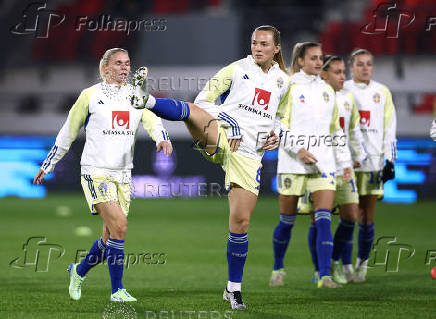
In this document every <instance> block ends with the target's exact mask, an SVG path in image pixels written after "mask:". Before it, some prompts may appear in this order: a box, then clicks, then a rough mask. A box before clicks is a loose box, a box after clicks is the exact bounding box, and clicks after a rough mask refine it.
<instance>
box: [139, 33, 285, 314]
mask: <svg viewBox="0 0 436 319" xmlns="http://www.w3.org/2000/svg"><path fill="white" fill-rule="evenodd" d="M251 53H252V54H251V55H249V56H247V57H246V58H244V59H241V60H238V61H236V62H234V63H232V64H230V65H228V66H226V67H224V68H223V69H221V70H220V71H219V72H218V73H217V74H216V75H215V76H214V77H213V78H212V79H211V80H210V81H209V82H208V83H207V84H206V86H205V87H204V89H203V90H202V91H201V92H200V94H199V95H198V96H197V98H196V99H195V104H196V105H194V104H191V103H184V102H180V101H174V100H170V99H158V98H156V99H155V98H154V97H152V96H151V95H149V94H148V92H147V90H146V87H145V83H146V82H145V81H144V78H145V70H144V69H142V70H139V72H138V73H137V80H138V79H139V80H138V81H137V84H138V86H137V92H136V94H135V95H134V96H133V97H132V103H133V105H134V106H135V107H144V106H145V107H147V108H149V109H150V110H151V111H152V112H155V114H157V115H158V116H161V117H163V118H166V119H169V120H183V121H184V122H185V124H186V126H187V128H188V130H189V131H190V133H191V135H192V137H193V138H194V140H196V141H198V143H199V145H200V147H202V148H203V149H204V151H202V153H203V155H204V156H205V157H206V158H207V159H209V160H210V161H212V162H214V163H217V164H220V165H221V166H222V168H223V169H224V171H225V173H226V176H225V184H226V187H227V188H228V189H229V190H230V191H229V194H228V200H229V207H230V216H229V236H228V241H227V263H228V282H227V286H226V288H225V289H224V293H223V298H224V300H226V301H228V302H230V304H231V307H232V309H240V310H242V309H246V305H245V304H244V302H243V300H242V295H241V282H242V275H243V270H244V265H245V260H246V257H247V252H248V235H247V232H248V226H249V223H250V217H251V214H252V212H253V210H254V207H255V205H256V201H257V197H258V193H259V187H260V174H261V168H262V164H261V159H262V156H263V154H264V151H265V150H272V149H275V148H277V147H278V144H279V139H278V135H279V133H278V132H279V131H280V120H279V119H278V118H280V117H282V116H283V114H284V107H285V106H286V102H285V101H286V96H285V95H286V92H287V89H288V76H287V75H286V73H285V67H284V63H283V59H282V55H281V50H280V32H279V31H278V30H277V29H276V28H275V27H273V26H260V27H257V28H256V29H255V30H254V31H253V33H252V35H251ZM217 100H219V101H218V103H219V105H216V104H215V102H216V101H217ZM197 105H198V106H197ZM217 120H218V121H219V123H218V121H217ZM274 129H276V131H277V133H275V132H274Z"/></svg>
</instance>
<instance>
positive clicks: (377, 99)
mask: <svg viewBox="0 0 436 319" xmlns="http://www.w3.org/2000/svg"><path fill="white" fill-rule="evenodd" d="M344 88H345V89H346V90H348V91H350V92H351V93H353V96H354V97H355V99H356V105H357V109H358V110H359V114H360V130H361V131H362V135H363V138H364V142H365V146H366V151H367V152H368V158H367V159H366V161H364V162H363V165H362V166H361V167H359V168H357V169H356V171H361V172H373V171H380V170H382V169H383V166H384V159H387V160H389V161H391V162H394V161H395V159H396V156H397V154H396V153H397V152H396V137H395V131H396V124H397V119H396V114H395V107H394V103H393V102H392V94H391V92H390V91H389V89H388V88H387V87H386V86H384V85H383V84H380V83H378V82H376V81H372V80H371V81H370V82H369V84H368V85H367V84H365V83H356V82H354V80H349V81H346V82H345V83H344Z"/></svg>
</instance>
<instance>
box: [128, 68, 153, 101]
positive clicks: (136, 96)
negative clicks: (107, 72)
mask: <svg viewBox="0 0 436 319" xmlns="http://www.w3.org/2000/svg"><path fill="white" fill-rule="evenodd" d="M147 73H148V69H147V68H146V67H145V66H143V67H140V68H139V69H138V70H136V72H135V74H134V75H133V79H132V81H131V84H132V86H133V93H132V95H131V96H130V104H131V105H132V106H133V107H134V108H136V109H143V108H145V104H146V103H147V101H148V98H149V96H150V93H148V89H147Z"/></svg>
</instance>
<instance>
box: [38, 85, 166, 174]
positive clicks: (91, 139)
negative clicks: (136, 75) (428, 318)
mask: <svg viewBox="0 0 436 319" xmlns="http://www.w3.org/2000/svg"><path fill="white" fill-rule="evenodd" d="M105 87H110V88H111V89H112V90H115V85H109V84H104V85H103V84H102V83H98V84H95V85H93V86H92V87H90V88H87V89H85V90H83V91H82V92H81V94H80V96H79V98H78V99H77V101H76V103H74V105H73V106H72V108H71V110H70V112H69V114H68V118H67V120H66V122H65V124H64V125H63V126H62V128H61V130H60V132H59V133H58V135H57V137H56V142H55V144H54V146H53V147H52V149H51V151H50V152H49V154H48V155H47V158H46V159H45V161H44V162H43V164H42V166H41V168H42V170H43V171H44V172H45V173H50V172H52V171H53V170H54V168H55V165H56V163H57V162H59V160H60V159H61V158H62V157H63V156H64V155H65V154H66V153H67V152H68V150H69V148H70V146H71V143H72V142H73V141H74V140H75V139H76V137H77V135H78V133H79V131H80V128H81V127H82V126H84V128H85V134H86V141H85V146H84V148H83V153H82V159H81V161H80V165H81V174H82V175H85V174H86V175H105V176H111V177H113V178H114V179H115V180H117V181H119V182H127V181H128V180H129V179H130V171H131V169H132V168H133V163H132V161H133V152H134V146H135V139H136V133H137V129H138V127H139V123H140V122H142V124H143V126H144V128H145V130H146V131H147V132H148V134H149V135H150V137H151V138H152V139H153V140H154V141H156V144H158V143H160V142H162V141H169V137H168V132H167V131H166V130H165V129H164V127H163V126H162V121H161V119H160V118H159V117H157V116H156V115H154V113H152V112H151V111H149V110H147V109H144V110H137V109H135V108H133V107H132V106H131V105H130V102H129V100H128V97H129V94H130V92H131V88H130V87H129V85H124V86H121V88H120V89H119V90H118V91H116V92H117V97H118V98H116V99H114V98H112V99H111V98H110V97H108V96H107V95H106V94H105V93H104V88H105Z"/></svg>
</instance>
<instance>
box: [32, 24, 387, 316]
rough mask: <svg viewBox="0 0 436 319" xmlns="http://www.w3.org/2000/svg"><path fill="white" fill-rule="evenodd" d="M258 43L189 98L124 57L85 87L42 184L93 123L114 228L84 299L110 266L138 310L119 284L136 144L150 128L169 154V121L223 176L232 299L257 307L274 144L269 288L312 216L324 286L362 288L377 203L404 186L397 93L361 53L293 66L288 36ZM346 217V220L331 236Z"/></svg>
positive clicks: (93, 170)
mask: <svg viewBox="0 0 436 319" xmlns="http://www.w3.org/2000/svg"><path fill="white" fill-rule="evenodd" d="M250 47H251V54H250V55H248V56H247V57H245V58H242V59H240V60H238V61H235V62H233V63H231V64H229V65H227V66H225V67H223V68H222V69H220V70H219V71H218V72H217V73H216V74H215V75H214V76H213V77H212V78H211V79H210V80H209V81H208V82H207V83H206V85H205V87H204V88H203V89H202V90H201V91H200V93H199V94H198V95H197V97H196V98H195V100H194V101H193V102H192V103H191V102H186V101H178V100H174V99H172V98H157V97H154V96H153V95H151V94H150V93H149V91H148V88H147V72H148V69H147V68H146V67H141V68H139V69H138V70H136V72H132V73H133V76H132V77H130V74H131V70H130V63H131V61H130V58H129V53H128V52H127V51H126V50H125V49H122V48H112V49H108V50H107V51H106V52H105V53H104V55H103V56H102V58H101V60H100V64H99V71H100V77H101V82H99V83H97V84H95V85H93V86H91V87H89V88H86V89H84V90H83V91H82V92H81V94H80V96H79V97H78V99H77V101H76V102H75V104H74V105H73V106H72V107H71V109H70V111H69V114H68V117H67V119H66V121H65V123H64V125H63V126H62V128H61V130H60V131H59V133H58V135H57V137H56V141H55V144H54V145H53V147H52V149H51V150H50V152H49V154H48V155H47V158H46V159H45V161H44V162H43V163H42V166H41V168H40V170H39V172H38V173H37V175H36V176H35V179H34V183H36V184H41V183H43V182H44V176H45V174H49V173H51V172H52V171H53V170H54V169H55V166H56V164H57V163H58V162H59V161H60V160H61V159H62V157H63V156H64V155H65V154H66V153H67V152H68V150H69V149H70V146H71V144H72V142H73V141H74V140H75V139H76V138H77V136H78V134H79V132H80V130H81V128H82V127H83V128H84V131H85V136H86V141H85V146H84V149H83V153H82V156H81V161H80V165H81V184H82V188H83V191H84V195H85V199H86V201H87V203H88V206H89V210H90V212H91V214H93V215H97V216H100V217H101V219H102V225H103V230H102V234H101V237H100V238H98V239H96V240H95V242H94V243H93V244H92V246H91V248H90V250H89V253H88V254H87V256H86V257H85V258H84V259H83V260H82V261H81V262H80V263H78V264H70V265H69V267H68V272H69V288H68V291H69V295H70V297H71V298H72V299H73V300H80V298H81V293H82V283H83V281H84V280H85V278H86V276H87V274H88V272H89V271H90V270H91V269H92V268H93V267H94V266H95V265H97V264H99V263H102V262H103V261H106V262H107V265H108V270H109V274H110V280H111V285H112V292H111V294H110V300H111V301H114V302H130V301H136V298H135V297H133V296H132V295H131V293H130V291H128V290H127V289H126V288H125V287H124V285H123V282H122V277H123V265H124V239H125V236H126V232H127V228H128V227H127V224H128V223H127V216H128V214H129V207H130V193H131V170H132V168H133V163H132V162H133V154H134V145H135V140H136V132H137V130H138V127H139V126H140V124H142V126H143V127H144V129H145V130H146V131H147V133H148V135H149V136H150V137H151V138H152V139H153V140H154V141H155V143H156V151H157V152H164V153H165V154H166V155H168V156H169V155H171V153H172V150H173V148H172V144H171V141H170V135H171V132H168V131H167V130H166V129H165V128H164V126H163V124H162V121H161V119H165V120H170V121H181V122H183V123H184V124H185V126H186V129H187V131H188V132H189V133H190V135H191V136H192V139H193V141H194V142H195V143H196V144H197V146H198V147H197V149H198V150H199V151H200V153H201V154H202V155H203V157H204V158H205V159H206V160H208V161H211V162H212V163H216V164H219V165H220V166H221V167H222V169H223V171H224V172H225V181H224V182H225V187H226V189H227V190H228V202H229V232H228V239H227V246H226V248H224V249H223V250H225V251H226V255H227V263H228V281H227V283H226V284H224V285H223V287H224V290H223V295H222V298H223V299H224V300H225V301H227V302H228V303H229V305H230V307H231V308H232V309H236V310H244V309H246V308H247V305H246V304H245V302H244V301H243V298H242V278H243V270H244V266H245V262H246V258H247V253H248V229H249V224H250V218H251V215H252V213H253V211H254V209H255V206H256V202H257V199H258V195H259V189H260V180H261V178H260V177H261V174H262V157H263V155H264V153H265V152H266V151H271V150H275V149H278V164H277V190H278V193H279V195H278V202H279V207H280V209H279V212H277V217H276V218H277V226H276V227H275V228H274V229H271V233H272V249H273V255H274V259H273V260H271V267H272V269H271V273H270V274H266V277H267V276H268V278H269V285H270V286H271V287H277V286H283V285H284V284H285V282H286V268H285V265H284V259H285V255H286V252H287V248H288V245H289V243H290V241H291V238H292V229H293V226H294V224H295V223H296V220H297V219H298V217H297V216H298V214H301V213H306V214H310V218H311V223H310V227H309V229H308V243H309V250H310V253H311V256H312V262H313V268H314V278H313V282H314V283H315V286H316V287H318V288H321V289H329V288H342V287H343V286H344V285H346V284H348V283H362V282H365V280H366V276H367V268H368V259H369V255H370V252H371V247H372V243H373V240H374V232H375V230H374V219H375V217H374V215H375V206H376V202H377V200H379V199H380V198H382V197H383V184H384V183H385V182H386V181H388V180H390V179H392V178H394V177H395V170H394V163H395V159H396V133H395V131H396V114H395V107H394V104H393V101H392V95H391V92H390V90H389V89H388V88H387V87H386V86H385V85H383V84H381V83H379V82H376V81H375V80H373V79H372V75H373V68H374V65H373V63H374V56H373V55H372V54H371V52H369V51H368V50H366V49H364V48H360V49H356V50H354V51H353V52H351V53H350V55H349V56H348V57H344V58H343V57H340V56H335V55H327V54H326V53H325V52H323V51H322V45H321V44H320V43H316V42H303V43H297V44H296V45H295V46H294V50H293V52H292V57H291V65H290V66H288V67H286V65H285V63H284V59H283V56H282V52H281V44H280V32H279V31H278V30H277V29H276V28H275V27H273V26H269V25H264V26H259V27H257V28H255V29H254V31H253V32H252V34H251V38H250ZM329 53H330V52H329ZM347 68H349V71H350V74H351V76H352V78H351V79H349V80H346V72H347ZM335 210H336V212H337V213H338V215H339V223H338V226H337V229H336V230H335V231H334V232H332V229H331V218H332V217H331V216H332V213H333V211H335ZM94 218H98V217H94ZM356 224H357V227H355V225H356ZM355 228H357V231H358V241H357V243H356V245H355V246H357V258H356V260H355V261H354V262H353V260H352V256H353V254H352V249H353V244H354V243H353V234H354V230H355ZM267 284H268V279H267V278H266V280H265V285H267Z"/></svg>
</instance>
